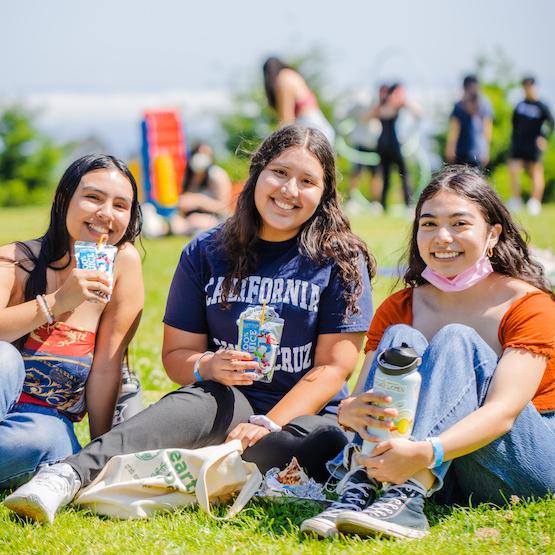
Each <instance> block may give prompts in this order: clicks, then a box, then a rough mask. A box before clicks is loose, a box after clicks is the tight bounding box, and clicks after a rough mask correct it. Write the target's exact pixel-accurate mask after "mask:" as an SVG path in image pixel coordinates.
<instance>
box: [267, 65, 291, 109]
mask: <svg viewBox="0 0 555 555" xmlns="http://www.w3.org/2000/svg"><path fill="white" fill-rule="evenodd" d="M282 69H293V68H292V67H291V66H288V65H287V64H286V63H285V62H283V61H281V60H280V59H279V58H275V57H274V56H272V57H270V58H268V59H267V60H266V61H265V62H264V64H263V66H262V73H263V74H264V90H265V91H266V98H267V99H268V104H269V105H270V106H271V107H272V108H274V110H275V109H276V105H277V102H276V79H277V76H278V74H279V72H280V71H281V70H282ZM294 71H296V70H294Z"/></svg>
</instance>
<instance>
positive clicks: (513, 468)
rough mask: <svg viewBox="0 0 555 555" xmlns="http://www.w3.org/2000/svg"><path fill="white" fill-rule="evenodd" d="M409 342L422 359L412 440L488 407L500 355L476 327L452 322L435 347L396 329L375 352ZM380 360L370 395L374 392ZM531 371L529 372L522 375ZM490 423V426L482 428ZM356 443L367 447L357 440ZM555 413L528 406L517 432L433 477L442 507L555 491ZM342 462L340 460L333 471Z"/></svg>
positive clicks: (444, 466) (438, 336)
mask: <svg viewBox="0 0 555 555" xmlns="http://www.w3.org/2000/svg"><path fill="white" fill-rule="evenodd" d="M403 342H404V343H407V344H408V345H410V346H411V347H413V348H414V349H415V350H416V351H417V352H418V353H419V354H420V355H421V356H422V365H421V367H420V369H419V371H420V374H421V376H422V387H421V390H420V398H419V402H418V408H417V411H416V417H415V424H414V428H413V431H412V436H413V438H414V439H415V440H423V439H425V438H427V437H430V436H437V435H439V434H440V433H441V432H443V431H445V430H447V429H448V428H450V427H451V426H453V425H454V424H455V423H457V422H458V421H459V420H462V419H463V418H464V417H465V416H467V415H469V414H470V413H472V412H474V411H475V410H477V409H478V408H479V407H481V406H482V405H483V404H484V401H485V399H486V395H487V393H488V388H489V385H490V382H491V379H492V377H493V374H494V372H495V369H496V367H497V363H498V357H497V355H496V354H495V352H494V351H493V349H491V347H490V346H489V345H487V344H486V342H485V341H484V340H483V339H482V338H481V337H480V336H479V335H478V334H477V333H476V331H475V330H473V329H472V328H470V327H467V326H463V325H462V324H449V325H448V326H445V327H444V328H442V329H440V330H439V331H438V332H437V334H436V335H435V336H434V337H433V338H432V340H431V341H430V343H428V341H427V340H426V338H425V337H424V336H423V335H422V334H421V333H420V332H419V331H417V330H415V329H414V328H412V327H410V326H407V325H404V324H398V325H395V326H390V327H389V328H388V329H387V330H386V331H385V333H384V335H383V337H382V340H381V341H380V344H379V346H378V349H377V352H381V351H383V350H384V349H387V348H388V347H393V346H399V345H400V344H401V343H403ZM376 366H377V361H376V359H374V361H373V363H372V366H371V369H370V372H369V374H368V379H367V381H366V384H365V389H366V390H368V389H370V388H371V387H372V384H373V381H374V374H375V372H376ZM525 371H526V370H525V369H523V372H525ZM484 425H487V423H484ZM355 443H361V439H360V437H359V436H358V435H357V436H356V437H355ZM553 461H555V412H550V413H548V414H540V413H539V412H538V411H537V409H536V408H535V407H534V405H533V404H532V403H531V402H530V403H528V404H527V405H526V406H525V407H524V409H523V410H522V412H521V413H520V414H519V416H518V417H517V418H516V420H515V422H514V424H513V426H512V428H511V430H510V431H509V432H507V433H506V434H504V435H502V436H501V437H499V438H497V439H496V440H494V441H492V442H491V443H489V444H488V445H486V446H484V447H482V448H481V449H478V450H476V451H474V452H473V453H469V454H468V455H465V456H463V457H459V458H457V459H454V460H452V461H448V462H445V463H443V464H442V465H441V466H440V467H438V468H436V469H434V470H433V471H432V472H433V473H434V474H435V476H436V482H435V484H434V487H433V488H432V493H433V492H436V494H435V498H436V499H437V500H438V501H439V502H441V503H455V502H456V503H463V502H467V501H468V499H469V498H471V499H472V502H475V503H482V502H493V503H499V504H501V503H503V502H504V501H505V500H506V499H508V497H509V496H511V495H518V496H519V497H531V496H534V497H541V496H544V495H546V494H547V493H548V492H555V464H554V462H553ZM339 462H340V458H339V457H337V458H336V459H334V461H330V465H331V466H332V467H333V465H334V464H337V463H339Z"/></svg>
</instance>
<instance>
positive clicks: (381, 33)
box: [0, 0, 555, 125]
mask: <svg viewBox="0 0 555 555" xmlns="http://www.w3.org/2000/svg"><path fill="white" fill-rule="evenodd" d="M1 10H2V11H1V16H0V21H1V23H2V33H0V49H1V51H2V53H3V54H2V56H1V58H0V70H1V72H2V76H3V78H2V80H0V102H2V101H6V100H7V99H8V100H13V99H14V98H15V99H22V100H25V99H29V98H31V99H32V100H33V102H34V104H35V105H40V103H41V99H43V100H42V101H43V102H44V103H46V104H47V105H49V104H48V103H49V102H53V101H52V98H53V97H54V95H58V96H57V97H56V98H60V95H62V96H63V95H65V96H63V98H65V99H67V98H70V97H71V95H81V96H83V95H84V96H87V98H89V99H91V98H97V104H101V101H100V100H98V99H100V98H106V97H107V95H114V94H116V93H117V94H119V95H120V99H121V98H124V97H125V96H126V95H151V96H152V95H164V94H166V95H167V94H170V93H171V91H181V94H185V95H186V94H187V91H188V93H190V94H193V93H194V94H196V96H197V100H198V97H199V95H200V97H201V100H202V97H203V95H205V94H206V95H208V96H209V91H210V94H212V97H211V98H213V99H215V100H214V102H215V103H216V104H217V103H218V102H220V101H221V99H222V98H223V96H220V97H218V96H217V93H219V94H221V95H225V94H227V93H229V91H230V90H233V89H238V88H241V87H242V86H244V85H245V83H247V82H249V81H251V80H252V79H254V78H257V77H258V76H259V75H260V70H259V68H260V65H261V63H262V61H263V60H264V59H265V57H266V56H267V55H269V54H278V55H280V56H282V57H284V58H285V59H287V58H290V57H294V56H295V55H298V54H303V53H305V52H307V51H308V50H309V49H311V48H314V47H318V48H320V49H321V50H322V52H323V53H324V55H325V57H326V60H327V62H328V63H327V67H326V73H325V77H326V84H327V86H328V88H329V89H330V90H333V91H340V92H341V91H349V90H354V89H360V88H365V87H366V88H368V87H371V86H373V85H375V84H376V83H377V82H378V81H380V80H381V79H384V78H388V77H391V78H395V79H402V80H403V81H405V82H406V83H407V85H408V86H409V87H413V88H414V89H417V88H426V89H438V88H443V89H446V88H450V89H453V90H455V89H456V88H457V87H458V85H459V82H460V79H461V78H462V76H463V75H464V74H465V73H466V72H468V71H469V70H471V69H472V68H473V67H474V61H475V59H476V57H477V56H478V55H480V54H487V55H492V54H493V53H494V52H495V50H496V49H498V48H499V49H502V50H503V52H504V53H505V55H506V57H507V58H508V59H509V60H511V61H512V62H514V66H515V70H516V74H517V75H520V74H522V73H530V72H531V73H534V74H536V75H537V76H538V77H539V80H540V90H541V92H542V94H543V95H544V96H545V97H547V98H548V99H550V100H551V99H553V100H555V66H554V64H553V63H552V62H551V60H550V54H551V53H552V52H553V46H554V44H553V43H554V41H553V34H552V33H553V32H552V25H553V21H555V2H553V1H551V0H532V1H529V2H523V1H515V0H504V1H501V0H482V1H477V0H459V1H455V0H443V1H440V0H418V1H414V0H413V1H410V0H406V1H404V0H390V1H388V2H385V1H383V0H382V1H380V2H377V1H375V0H368V1H362V0H361V1H354V0H343V1H342V2H337V1H336V0H335V1H329V0H320V1H316V0H306V1H303V0H295V1H293V0H282V1H280V2H276V1H274V2H263V1H261V0H258V1H255V0H236V1H233V2H228V1H227V2H224V1H221V2H210V1H204V2H202V1H200V2H199V1H196V2H186V1H184V0H182V1H178V0H157V1H156V2H154V1H145V0H95V1H94V2H85V1H81V0H48V1H39V0H35V1H32V0H17V1H15V0H12V1H11V2H9V1H6V2H3V3H2V7H1ZM214 95H215V96H214ZM218 98H219V99H220V100H218ZM48 99H50V100H48ZM64 102H65V101H64ZM91 102H92V101H91ZM69 104H71V103H69ZM93 104H94V103H89V104H86V103H85V104H78V105H76V108H75V110H76V111H79V110H80V108H79V106H91V108H90V110H91V112H90V113H86V114H83V117H82V118H81V119H83V118H86V117H89V118H94V113H95V109H93V108H92V106H93ZM122 104H125V102H123V101H122ZM99 109H100V108H99ZM82 111H85V112H86V111H88V109H83V110H82ZM113 111H114V112H116V111H117V110H116V109H114V110H113ZM57 117H59V116H57ZM114 117H115V116H114ZM51 118H52V116H51ZM74 121H76V120H74ZM68 125H71V117H69V116H68Z"/></svg>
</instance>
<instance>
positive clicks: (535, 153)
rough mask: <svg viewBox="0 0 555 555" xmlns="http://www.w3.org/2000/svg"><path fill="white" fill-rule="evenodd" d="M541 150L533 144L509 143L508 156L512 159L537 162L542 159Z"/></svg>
mask: <svg viewBox="0 0 555 555" xmlns="http://www.w3.org/2000/svg"><path fill="white" fill-rule="evenodd" d="M542 154H543V153H542V151H541V150H540V149H539V148H538V147H537V146H536V145H535V144H534V145H532V146H529V145H518V144H516V145H515V144H513V145H511V149H510V151H509V158H511V159H512V160H522V161H523V162H539V161H540V160H541V159H542Z"/></svg>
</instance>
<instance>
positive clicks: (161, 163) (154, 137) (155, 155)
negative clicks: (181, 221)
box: [141, 109, 187, 218]
mask: <svg viewBox="0 0 555 555" xmlns="http://www.w3.org/2000/svg"><path fill="white" fill-rule="evenodd" d="M186 165H187V150H186V144H185V135H184V133H183V127H182V125H181V118H180V116H179V113H178V111H177V110H167V109H166V110H145V112H144V113H143V119H142V121H141V166H142V167H141V174H142V180H141V181H142V193H143V194H142V198H141V202H142V203H143V205H145V203H148V204H150V205H152V206H154V207H155V209H156V212H157V214H158V215H159V216H162V217H164V218H168V217H170V216H171V215H172V214H173V212H174V211H175V208H176V204H177V199H178V197H179V193H180V192H181V184H182V183H183V175H184V173H185V167H186Z"/></svg>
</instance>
